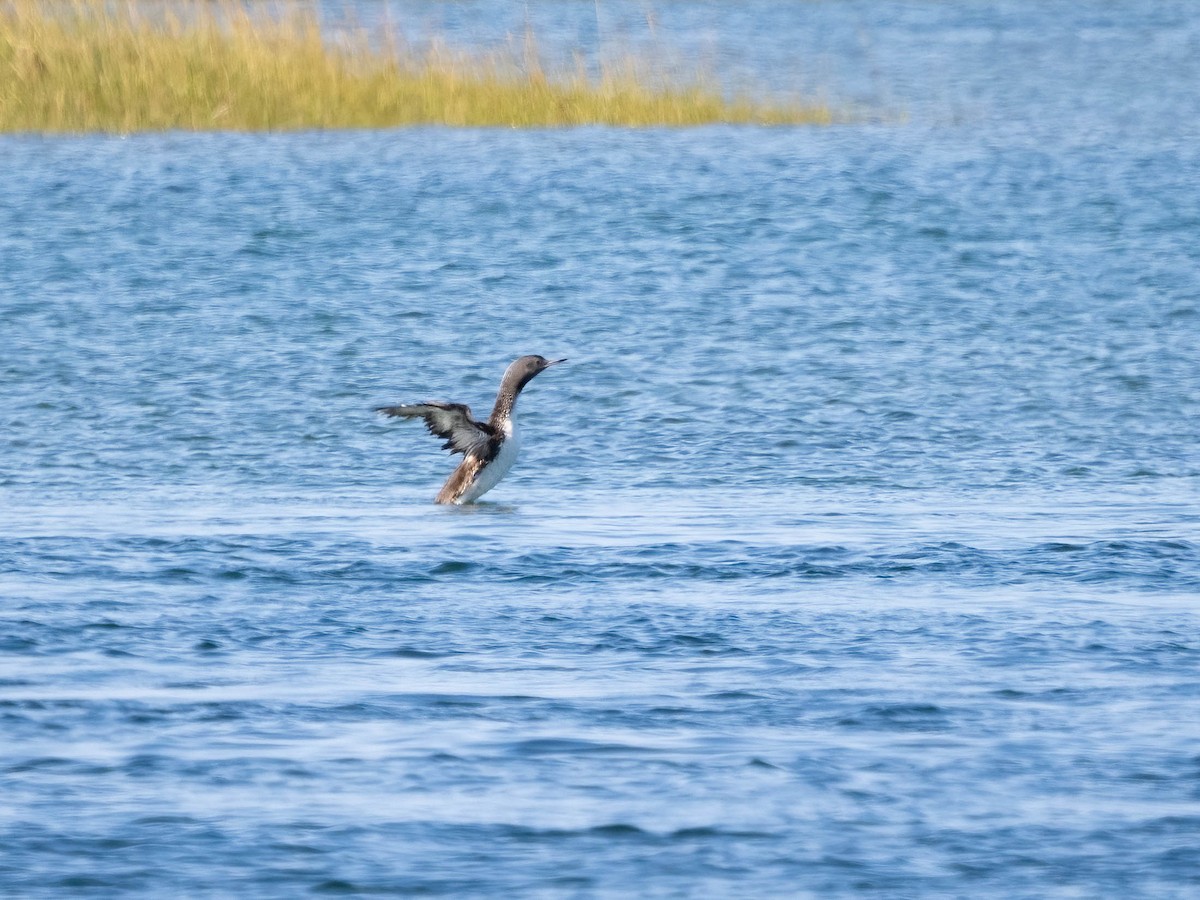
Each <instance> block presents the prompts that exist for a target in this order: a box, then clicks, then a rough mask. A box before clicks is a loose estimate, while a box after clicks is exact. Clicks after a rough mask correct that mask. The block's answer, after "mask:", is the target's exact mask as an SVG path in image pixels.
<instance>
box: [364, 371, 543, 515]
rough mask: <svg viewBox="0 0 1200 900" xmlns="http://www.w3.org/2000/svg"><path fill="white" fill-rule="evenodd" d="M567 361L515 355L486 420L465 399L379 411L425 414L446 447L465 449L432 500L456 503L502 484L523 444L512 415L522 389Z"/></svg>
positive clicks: (398, 415) (406, 415)
mask: <svg viewBox="0 0 1200 900" xmlns="http://www.w3.org/2000/svg"><path fill="white" fill-rule="evenodd" d="M565 362H566V360H565V359H546V358H545V357H544V356H532V355H531V356H522V357H520V358H519V359H516V360H514V361H513V362H512V364H510V365H509V367H508V368H507V369H505V370H504V377H503V378H501V379H500V390H499V391H498V392H497V394H496V404H495V405H494V406H493V407H492V414H491V415H490V416H489V417H488V420H487V421H486V422H480V421H479V420H478V419H476V418H475V417H474V416H473V415H471V409H470V407H468V406H467V405H465V404H463V403H441V402H437V401H431V402H426V403H413V404H409V405H404V406H380V407H378V408H376V410H375V411H376V412H378V413H381V414H382V415H385V416H391V417H395V418H401V419H416V418H421V419H424V420H425V427H426V428H427V429H429V433H430V434H432V435H435V436H436V437H440V438H445V439H446V443H444V444H442V448H443V449H444V450H449V451H450V452H451V453H461V454H462V455H463V460H462V462H461V463H459V464H458V468H456V469H455V470H454V471H453V472H452V473H450V477H449V478H447V479H446V483H445V484H444V485H442V489H441V490H440V491H439V492H438V495H437V497H436V498H434V502H435V503H442V504H450V505H454V506H461V505H462V504H464V503H474V502H475V501H476V500H478V499H479V498H480V497H482V496H483V495H484V494H486V493H487V492H488V491H490V490H491V489H492V488H494V487H495V486H496V485H497V484H499V483H500V479H502V478H503V477H504V476H505V475H507V474H508V470H509V469H511V468H512V465H513V463H514V462H516V460H517V449H518V447H519V446H520V445H519V443H518V438H517V429H516V424H515V423H514V421H513V408H514V407H515V406H516V405H517V397H519V396H520V394H521V390H522V389H523V388H524V387H525V385H527V384H529V382H530V381H532V380H533V379H534V377H536V376H537V375H540V374H541V373H542V372H544V371H546V369H548V368H550V367H551V366H557V365H558V364H559V363H565Z"/></svg>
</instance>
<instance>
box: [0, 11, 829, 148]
mask: <svg viewBox="0 0 1200 900" xmlns="http://www.w3.org/2000/svg"><path fill="white" fill-rule="evenodd" d="M523 56H524V58H523V59H517V60H514V59H509V60H505V59H503V58H501V57H500V56H498V55H496V54H494V53H491V54H480V55H474V56H473V55H467V54H461V53H460V54H452V53H449V52H447V51H445V50H441V51H439V50H431V51H424V52H419V53H418V52H416V51H413V50H411V49H408V48H406V47H404V46H401V45H399V44H398V43H397V42H396V41H394V40H393V39H392V37H391V35H390V33H389V32H388V30H387V29H385V28H379V29H376V30H375V31H374V32H373V33H368V32H367V31H366V30H364V29H355V28H339V29H336V30H335V31H333V32H327V31H323V30H322V28H321V25H320V23H319V22H318V20H317V19H316V17H315V16H314V14H313V13H312V12H311V11H306V10H305V9H304V8H302V7H301V6H300V5H299V4H298V3H297V2H296V0H283V2H282V3H281V4H276V5H272V6H269V7H261V6H244V5H241V4H239V3H237V2H236V0H227V2H224V3H222V2H212V0H207V2H205V0H170V2H168V3H165V4H164V3H150V2H147V0H110V2H105V0H0V131H5V132H43V133H49V132H93V131H102V132H118V133H129V132H136V131H160V130H170V129H185V130H196V131H201V130H243V131H258V130H286V129H309V128H378V127H389V126H398V125H416V124H430V123H436V124H445V125H464V126H507V127H534V128H536V127H555V126H572V125H587V124H602V125H623V126H654V125H665V126H687V125H702V124H708V123H717V122H730V123H760V124H801V123H826V122H829V121H830V118H831V116H830V112H829V110H828V109H826V108H825V107H823V106H815V105H814V106H806V105H803V104H799V103H771V102H758V101H755V100H753V99H748V98H738V99H732V100H731V99H729V98H728V97H727V96H725V94H724V93H723V92H722V91H721V90H720V88H719V86H716V85H714V84H711V83H705V82H704V81H702V80H699V79H697V80H695V81H692V82H690V83H686V84H678V83H672V82H671V81H670V80H669V79H667V78H665V77H661V76H655V75H654V74H653V69H652V67H649V66H647V65H645V64H643V65H639V66H630V65H626V66H622V67H621V68H620V71H608V72H607V73H606V74H603V75H601V76H599V77H596V78H591V77H588V76H587V75H586V74H584V73H583V72H582V71H576V72H566V73H562V74H561V75H547V74H546V73H545V72H544V71H543V70H542V67H541V66H540V65H539V64H537V62H536V60H535V55H534V54H531V53H525V54H523Z"/></svg>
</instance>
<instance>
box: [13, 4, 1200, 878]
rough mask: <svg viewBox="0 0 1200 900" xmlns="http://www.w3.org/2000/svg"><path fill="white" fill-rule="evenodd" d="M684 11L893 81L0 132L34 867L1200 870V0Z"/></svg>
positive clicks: (743, 46)
mask: <svg viewBox="0 0 1200 900" xmlns="http://www.w3.org/2000/svg"><path fill="white" fill-rule="evenodd" d="M516 6H517V5H516V4H499V3H491V2H487V3H474V4H414V5H413V7H412V8H411V10H412V12H413V14H414V16H415V17H416V18H417V19H419V20H420V21H422V22H425V23H427V24H429V23H432V25H434V26H436V27H438V28H442V29H447V30H449V31H451V32H455V30H456V29H458V30H460V31H461V33H462V34H466V35H469V36H472V37H480V36H481V34H482V37H483V38H487V37H488V36H489V35H491V34H492V33H493V32H494V33H495V34H503V33H504V31H505V29H508V28H512V27H519V25H520V17H521V15H524V14H525V13H524V12H523V11H521V10H519V9H518V10H516V11H515V12H514V10H513V9H511V8H510V7H516ZM530 8H531V11H530V12H529V13H528V14H529V15H530V16H531V17H532V18H533V19H534V20H535V21H534V24H535V26H536V28H537V29H538V31H539V34H542V35H545V36H547V41H548V42H549V44H550V45H553V42H554V41H555V40H558V41H560V42H561V43H562V44H563V45H564V46H570V45H572V44H574V43H586V42H587V41H589V40H594V39H595V37H596V34H597V33H599V34H600V36H601V37H603V36H604V34H605V33H606V31H605V29H606V28H611V29H612V32H611V33H613V34H616V35H618V36H620V35H625V34H627V33H628V34H635V35H636V33H637V32H636V29H635V28H634V24H633V23H636V22H637V21H638V19H639V16H641V17H642V18H644V15H645V10H646V8H647V7H646V5H645V4H643V3H627V4H621V3H603V4H591V3H587V4H545V5H542V4H533V5H531V7H530V6H527V7H526V9H530ZM421 17H424V18H421ZM514 17H515V18H514ZM510 19H511V20H512V21H510ZM514 21H515V23H516V24H515V26H514ZM597 24H599V26H600V28H599V31H597ZM655 27H656V29H657V30H656V31H655V32H654V35H655V36H654V40H656V41H661V42H664V43H666V44H669V45H670V46H672V47H675V48H679V52H680V53H681V54H683V55H688V54H691V55H693V56H696V57H697V58H701V57H705V55H706V54H707V55H708V56H707V58H709V59H710V60H711V61H713V62H714V64H715V65H716V66H717V68H718V69H719V70H721V71H725V72H730V73H734V74H737V73H739V72H751V73H752V74H755V75H756V76H757V77H759V78H760V79H762V80H764V81H766V82H770V83H771V84H772V86H773V87H775V88H777V89H787V88H788V87H790V86H791V87H794V86H795V85H797V84H802V85H803V86H804V87H805V88H806V89H808V90H821V91H824V92H825V93H826V94H827V96H829V97H830V98H833V99H836V100H837V101H838V102H840V103H842V104H843V105H844V107H845V108H853V109H855V110H859V111H862V112H863V113H864V115H863V116H862V121H858V122H856V123H853V124H844V125H839V126H835V127H831V128H799V129H790V128H789V129H752V128H706V129H699V130H687V131H659V130H647V131H626V130H619V129H580V130H572V131H539V132H518V131H506V130H492V131H455V130H446V129H436V128H433V129H414V130H399V131H390V132H354V133H333V134H295V135H269V136H247V135H223V134H221V135H195V136H193V135H180V134H173V135H161V136H140V137H131V138H127V139H123V138H117V137H78V138H53V139H51V138H37V137H3V138H0V162H2V163H3V164H2V165H0V329H2V330H0V848H3V849H2V850H0V894H4V895H5V896H20V897H42V896H85V897H112V896H121V895H143V896H158V897H163V896H188V897H217V896H238V897H294V896H301V895H305V894H308V893H312V892H316V893H321V892H329V893H345V894H356V893H361V894H383V895H389V894H390V895H408V894H425V895H432V896H453V897H482V896H514V897H515V896H521V897H628V896H643V897H713V896H731V897H732V896H755V897H841V896H847V897H848V896H858V895H868V896H887V897H917V896H947V897H981V896H995V897H1111V896H1118V895H1127V896H1145V897H1151V896H1153V897H1192V896H1196V893H1197V892H1198V891H1200V637H1198V634H1197V629H1198V626H1200V615H1198V601H1200V490H1198V488H1200V445H1198V443H1197V423H1198V422H1200V88H1198V85H1200V9H1198V8H1197V7H1196V6H1195V5H1194V4H1191V3H1183V2H1177V3H1158V4H1142V3H1134V2H1112V3H1084V4H1061V3H1052V4H1045V3H1035V2H1032V0H1030V2H997V3H986V4H984V3H965V2H963V3H891V2H885V3H865V2H862V3H840V2H828V3H814V4H809V3H804V4H792V3H788V4H784V3H752V4H733V3H704V4H700V3H695V4H684V3H666V4H662V5H661V6H660V7H658V8H657V21H656V26H655ZM455 33H457V32H455ZM793 79H795V80H793ZM522 353H542V354H545V355H547V356H556V357H557V356H566V357H569V358H570V362H569V363H568V364H567V365H565V366H562V367H559V368H556V369H553V370H551V371H549V372H547V373H545V374H544V375H542V376H540V377H539V378H538V379H537V380H536V381H534V382H533V383H532V385H531V386H530V388H529V389H528V391H527V392H526V394H525V395H523V397H522V398H521V403H520V406H519V409H518V413H519V416H520V420H521V424H522V429H523V434H524V450H523V458H522V461H521V463H520V464H519V465H518V467H517V468H516V469H515V470H514V471H513V473H512V474H511V475H510V476H509V478H508V479H507V480H506V481H504V482H503V483H502V484H501V485H500V486H499V487H497V488H496V489H495V490H494V491H493V492H492V493H490V494H489V495H488V496H487V497H486V498H485V501H486V502H484V503H481V504H479V505H478V506H476V507H474V508H462V509H447V508H441V507H437V506H434V505H433V504H432V503H431V502H430V501H431V499H432V497H433V495H434V494H435V493H436V491H437V489H438V487H439V485H440V484H441V481H442V480H443V478H444V477H445V475H446V474H447V473H448V472H449V470H450V468H451V466H452V462H451V460H450V459H449V458H448V457H447V456H446V454H444V453H443V452H442V451H440V450H439V449H438V442H437V441H435V440H433V439H432V438H430V437H429V436H428V435H427V434H425V433H424V431H423V429H422V428H421V427H419V425H418V424H415V423H403V422H401V423H397V422H389V421H385V420H381V419H379V418H377V417H375V416H374V415H373V414H371V412H370V410H371V408H372V407H374V406H377V405H380V404H385V403H395V402H399V401H404V400H421V399H449V400H457V401H461V402H466V403H469V404H471V405H472V406H473V408H474V409H475V410H476V412H477V413H484V412H486V411H487V409H488V408H489V407H490V403H491V401H492V398H493V393H494V390H495V387H496V384H497V383H498V380H499V377H500V374H501V372H502V371H503V369H504V366H505V365H506V364H507V363H508V362H509V361H510V360H511V359H513V358H514V357H516V356H517V355H520V354H522Z"/></svg>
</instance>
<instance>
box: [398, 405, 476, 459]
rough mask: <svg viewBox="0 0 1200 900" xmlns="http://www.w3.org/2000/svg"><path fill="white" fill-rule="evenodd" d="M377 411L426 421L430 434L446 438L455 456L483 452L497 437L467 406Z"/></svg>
mask: <svg viewBox="0 0 1200 900" xmlns="http://www.w3.org/2000/svg"><path fill="white" fill-rule="evenodd" d="M376 412H379V413H382V414H383V415H385V416H396V417H399V418H402V419H415V418H418V417H419V418H422V419H424V420H425V427H426V428H428V429H429V433H430V434H432V435H436V436H437V437H440V438H445V439H446V443H444V444H442V448H443V449H445V450H449V451H450V452H451V453H462V454H463V455H466V454H468V453H481V452H482V451H483V450H484V449H485V448H486V447H487V445H488V442H489V441H491V440H492V438H493V437H495V431H494V429H493V428H492V426H491V425H489V424H487V423H486V422H479V421H477V420H476V419H475V417H474V416H472V415H471V408H470V407H469V406H467V405H466V404H464V403H437V402H429V403H414V404H412V405H411V406H381V407H379V408H378V409H377V410H376Z"/></svg>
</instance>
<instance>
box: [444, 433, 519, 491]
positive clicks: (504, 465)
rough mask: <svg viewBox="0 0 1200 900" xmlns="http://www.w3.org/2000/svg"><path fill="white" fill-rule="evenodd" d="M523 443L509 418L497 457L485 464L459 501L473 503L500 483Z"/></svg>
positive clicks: (515, 459)
mask: <svg viewBox="0 0 1200 900" xmlns="http://www.w3.org/2000/svg"><path fill="white" fill-rule="evenodd" d="M520 447H521V444H520V441H519V440H518V439H517V428H516V424H515V423H514V422H513V421H512V420H511V419H509V420H508V422H506V423H505V427H504V442H503V443H502V444H501V445H500V452H499V453H497V454H496V458H495V459H493V460H492V461H491V462H490V463H488V464H487V465H486V466H484V468H483V471H481V472H480V473H479V474H478V475H477V476H475V481H473V482H472V483H471V486H470V487H469V488H467V489H466V490H465V491H463V495H462V499H460V500H459V501H458V502H459V503H473V502H475V501H476V500H478V499H479V498H480V497H482V496H483V495H484V494H486V493H487V492H488V491H490V490H491V489H492V488H494V487H495V486H496V485H498V484H499V483H500V479H501V478H503V477H504V476H505V475H507V474H508V470H509V469H511V468H512V467H513V463H515V462H516V461H517V451H518V450H519V449H520Z"/></svg>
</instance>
